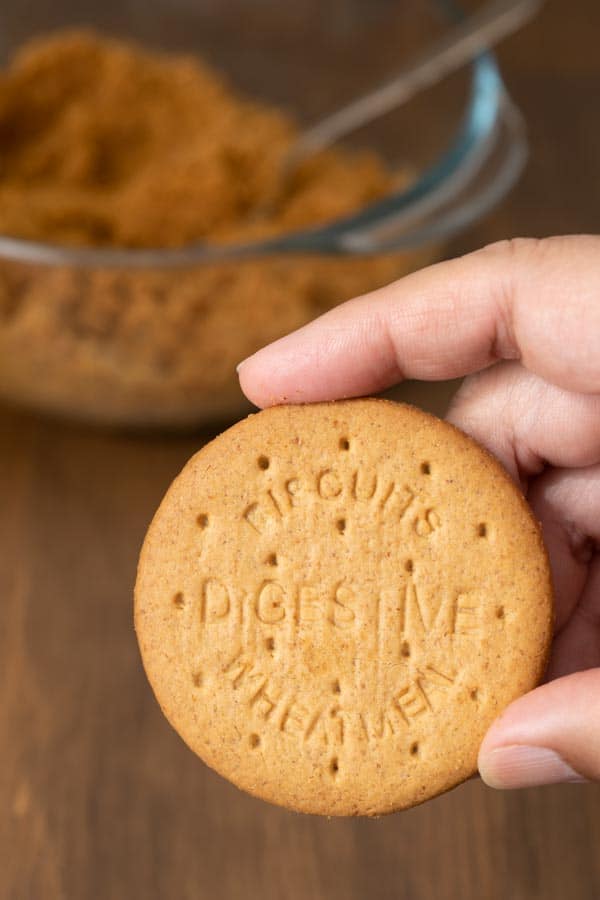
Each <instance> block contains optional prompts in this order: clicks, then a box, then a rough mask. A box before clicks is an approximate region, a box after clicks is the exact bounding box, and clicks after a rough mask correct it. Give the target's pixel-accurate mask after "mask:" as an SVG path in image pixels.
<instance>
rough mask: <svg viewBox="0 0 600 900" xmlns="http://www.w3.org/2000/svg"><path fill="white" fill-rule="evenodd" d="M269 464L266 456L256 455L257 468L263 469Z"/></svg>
mask: <svg viewBox="0 0 600 900" xmlns="http://www.w3.org/2000/svg"><path fill="white" fill-rule="evenodd" d="M269 465H270V463H269V459H268V457H266V456H259V457H258V468H259V469H263V471H264V470H265V469H268V468H269Z"/></svg>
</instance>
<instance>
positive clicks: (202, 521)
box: [196, 513, 208, 529]
mask: <svg viewBox="0 0 600 900" xmlns="http://www.w3.org/2000/svg"><path fill="white" fill-rule="evenodd" d="M196 524H197V525H198V526H199V527H200V528H202V529H204V528H206V527H207V526H208V516H207V515H206V513H200V515H199V516H198V517H197V518H196Z"/></svg>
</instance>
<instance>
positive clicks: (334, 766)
mask: <svg viewBox="0 0 600 900" xmlns="http://www.w3.org/2000/svg"><path fill="white" fill-rule="evenodd" d="M339 770H340V764H339V762H338V758H337V756H334V757H333V759H332V760H331V762H330V763H329V771H330V772H331V774H332V775H333V776H334V778H335V776H336V775H337V773H338V772H339Z"/></svg>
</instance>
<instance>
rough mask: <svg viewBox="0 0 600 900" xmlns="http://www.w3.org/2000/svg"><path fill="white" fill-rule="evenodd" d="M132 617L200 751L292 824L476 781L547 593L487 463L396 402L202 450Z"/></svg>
mask: <svg viewBox="0 0 600 900" xmlns="http://www.w3.org/2000/svg"><path fill="white" fill-rule="evenodd" d="M135 624H136V630H137V634H138V639H139V642H140V647H141V652H142V657H143V661H144V666H145V668H146V672H147V674H148V678H149V679H150V682H151V684H152V687H153V688H154V691H155V693H156V696H157V698H158V701H159V703H160V705H161V707H162V709H163V711H164V712H165V715H166V716H167V718H168V719H169V721H170V722H171V723H172V725H173V726H174V728H175V729H176V730H177V731H178V732H179V734H180V735H181V736H182V737H183V739H184V740H185V741H186V742H187V743H188V744H189V746H190V747H191V748H192V749H193V750H194V751H195V752H196V753H198V754H199V755H200V756H201V757H202V759H203V760H204V761H205V762H206V763H208V765H209V766H212V767H213V768H214V769H216V770H217V771H218V772H220V773H221V774H222V775H224V776H225V777H226V778H229V779H230V780H231V781H233V782H234V783H235V784H236V785H238V786H239V787H241V788H243V789H244V790H246V791H249V792H250V793H251V794H254V795H256V796H258V797H262V798H263V799H265V800H269V801H271V802H272V803H279V804H282V805H284V806H288V807H291V808H292V809H296V810H301V811H303V812H311V813H321V814H325V815H376V814H379V813H387V812H391V811H393V810H398V809H403V808H405V807H408V806H411V805H413V804H416V803H419V802H421V801H423V800H426V799H427V798H429V797H433V796H434V795H435V794H438V793H440V792H441V791H445V790H448V789H449V788H451V787H453V786H454V785H456V784H458V783H459V782H461V781H463V780H464V779H465V778H468V777H469V776H470V775H471V774H472V773H473V772H474V771H475V769H476V759H477V751H478V747H479V744H480V742H481V739H482V737H483V735H484V734H485V731H486V729H487V728H488V726H489V725H490V724H491V722H492V720H493V719H494V718H495V717H496V716H497V715H498V713H500V712H501V711H502V710H503V709H504V707H505V706H506V705H507V704H508V703H510V702H511V700H513V699H514V698H515V697H517V696H519V695H520V694H522V693H523V692H525V691H527V690H529V689H530V688H532V687H533V686H534V685H535V684H536V683H537V681H538V680H539V678H540V676H541V674H542V672H543V669H544V665H545V662H546V658H547V653H548V647H549V642H550V637H551V630H552V587H551V580H550V573H549V567H548V560H547V556H546V552H545V549H544V546H543V543H542V539H541V537H540V532H539V528H538V526H537V524H536V522H535V521H534V519H533V517H532V515H531V512H530V510H529V508H528V506H527V504H526V503H525V501H524V499H523V497H522V496H521V494H520V492H519V491H518V489H517V488H516V487H515V485H514V484H513V483H512V481H511V480H510V478H509V477H508V475H507V474H506V472H505V471H504V470H503V469H502V467H501V466H500V465H499V464H498V463H497V462H496V461H495V460H494V459H493V458H492V457H491V456H490V455H489V454H488V453H487V452H486V451H485V450H483V449H481V448H480V447H479V446H478V445H477V444H475V443H474V441H472V440H471V439H470V438H468V437H466V436H465V435H464V434H462V433H461V432H460V431H458V430H457V429H455V428H453V427H452V426H450V425H448V424H446V423H445V422H442V421H440V420H438V419H436V418H434V417H432V416H430V415H427V414H426V413H423V412H421V411H419V410H417V409H414V408H412V407H409V406H403V405H398V404H393V403H389V402H386V401H382V400H349V401H343V402H338V403H320V404H315V405H311V406H280V407H275V408H272V409H268V410H266V411H264V412H261V413H259V414H257V415H254V416H250V417H249V418H247V419H245V420H244V421H242V422H240V423H238V424H237V425H235V426H234V427H233V428H230V429H229V430H228V431H226V432H224V434H222V435H220V437H218V438H216V439H215V440H214V441H212V442H211V443H210V444H208V445H207V446H206V447H204V448H203V449H202V450H201V451H200V452H199V453H198V454H196V456H194V458H193V459H192V460H191V461H190V462H189V463H188V464H187V466H186V467H185V469H184V470H183V472H182V473H181V474H180V475H179V477H178V478H177V479H176V480H175V481H174V483H173V485H172V486H171V488H170V489H169V491H168V493H167V495H166V497H165V499H164V500H163V502H162V504H161V506H160V509H159V510H158V512H157V514H156V516H155V518H154V521H153V522H152V525H151V526H150V529H149V531H148V535H147V537H146V541H145V543H144V547H143V550H142V555H141V559H140V565H139V570H138V579H137V585H136V605H135Z"/></svg>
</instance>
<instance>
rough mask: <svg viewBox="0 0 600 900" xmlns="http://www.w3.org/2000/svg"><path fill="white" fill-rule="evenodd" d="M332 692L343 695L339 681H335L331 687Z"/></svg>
mask: <svg viewBox="0 0 600 900" xmlns="http://www.w3.org/2000/svg"><path fill="white" fill-rule="evenodd" d="M331 690H332V691H333V693H334V694H341V693H342V688H341V685H340V683H339V681H338V680H337V678H336V679H335V681H334V682H333V684H332V685H331Z"/></svg>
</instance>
